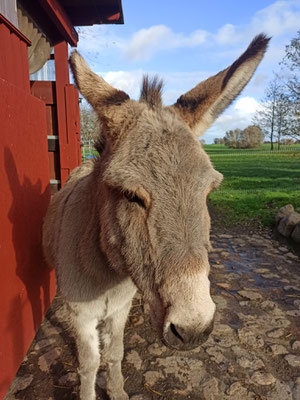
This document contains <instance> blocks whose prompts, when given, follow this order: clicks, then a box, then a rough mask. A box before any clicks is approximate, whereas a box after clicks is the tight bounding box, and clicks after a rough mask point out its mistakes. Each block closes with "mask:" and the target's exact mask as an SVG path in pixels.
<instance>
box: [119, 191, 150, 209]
mask: <svg viewBox="0 0 300 400" xmlns="http://www.w3.org/2000/svg"><path fill="white" fill-rule="evenodd" d="M124 197H126V199H127V200H128V201H130V203H137V204H138V205H139V206H140V207H143V208H146V205H145V202H144V200H143V199H141V198H140V197H139V196H137V195H136V194H135V193H133V192H129V191H128V190H126V191H125V192H124Z"/></svg>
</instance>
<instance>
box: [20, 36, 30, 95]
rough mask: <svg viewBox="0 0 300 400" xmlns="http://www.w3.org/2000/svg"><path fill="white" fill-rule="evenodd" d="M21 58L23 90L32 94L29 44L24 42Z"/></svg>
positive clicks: (21, 48) (21, 44)
mask: <svg viewBox="0 0 300 400" xmlns="http://www.w3.org/2000/svg"><path fill="white" fill-rule="evenodd" d="M20 58H21V64H22V68H21V70H22V80H23V88H24V90H26V92H28V93H30V81H29V64H28V49H27V44H26V43H24V42H23V41H21V42H20Z"/></svg>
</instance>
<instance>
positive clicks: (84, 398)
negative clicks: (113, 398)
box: [71, 314, 100, 400]
mask: <svg viewBox="0 0 300 400" xmlns="http://www.w3.org/2000/svg"><path fill="white" fill-rule="evenodd" d="M71 318H72V323H73V326H74V328H75V330H76V343H77V352H78V360H79V374H80V384H81V385H80V399H81V400H96V391H95V383H96V375H97V371H98V368H99V365H100V351H99V333H98V330H97V325H98V319H97V318H93V319H88V318H87V316H85V315H82V314H79V315H78V314H77V315H71ZM90 318H91V317H90Z"/></svg>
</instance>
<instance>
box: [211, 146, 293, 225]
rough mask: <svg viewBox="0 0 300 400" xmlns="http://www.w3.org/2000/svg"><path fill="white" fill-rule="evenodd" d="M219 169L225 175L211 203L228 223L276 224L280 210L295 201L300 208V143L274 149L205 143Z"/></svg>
mask: <svg viewBox="0 0 300 400" xmlns="http://www.w3.org/2000/svg"><path fill="white" fill-rule="evenodd" d="M204 147H205V150H206V152H207V153H208V154H209V156H210V158H211V161H212V163H213V164H214V166H215V168H216V169H217V170H218V171H220V172H221V173H222V174H223V175H224V181H223V183H222V185H221V187H220V189H219V190H217V191H215V192H213V193H211V195H210V203H211V204H212V205H213V208H214V209H215V210H216V211H217V212H218V213H219V214H220V215H221V216H222V219H223V221H224V223H226V224H237V223H247V224H248V223H251V224H254V225H256V224H262V225H265V226H270V225H272V223H273V221H274V216H275V214H276V212H277V210H278V209H279V208H280V207H282V206H284V205H286V204H288V203H291V204H293V205H294V207H295V208H296V209H299V210H300V145H294V146H285V147H284V148H283V150H282V151H280V152H278V151H275V152H270V151H269V148H270V145H263V146H262V147H261V148H260V149H253V150H234V149H228V148H226V147H225V146H224V145H205V146H204Z"/></svg>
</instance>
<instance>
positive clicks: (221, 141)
mask: <svg viewBox="0 0 300 400" xmlns="http://www.w3.org/2000/svg"><path fill="white" fill-rule="evenodd" d="M214 144H225V139H224V138H215V139H214Z"/></svg>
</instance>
